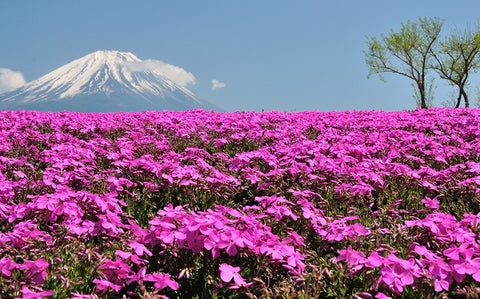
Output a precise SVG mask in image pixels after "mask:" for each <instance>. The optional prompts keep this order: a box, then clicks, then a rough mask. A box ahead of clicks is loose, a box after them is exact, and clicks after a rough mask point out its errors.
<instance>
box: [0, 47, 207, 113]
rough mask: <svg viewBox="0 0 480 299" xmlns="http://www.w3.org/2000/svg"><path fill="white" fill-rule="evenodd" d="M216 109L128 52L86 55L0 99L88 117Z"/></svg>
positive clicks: (3, 103)
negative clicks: (78, 112)
mask: <svg viewBox="0 0 480 299" xmlns="http://www.w3.org/2000/svg"><path fill="white" fill-rule="evenodd" d="M197 108H203V109H215V107H214V106H213V105H211V104H209V103H207V102H205V101H202V100H200V99H198V98H197V97H196V96H195V95H194V94H193V93H192V92H191V91H189V90H188V89H186V88H185V87H184V86H180V85H178V84H176V83H175V82H174V81H172V80H171V79H170V78H168V77H166V76H165V75H162V74H161V73H159V72H155V71H154V70H153V71H152V69H151V68H149V67H148V65H147V64H146V62H144V61H142V60H141V59H139V58H138V57H136V56H135V55H133V54H132V53H130V52H120V51H116V50H103V51H96V52H93V53H90V54H87V55H85V56H83V57H81V58H79V59H76V60H74V61H72V62H70V63H67V64H65V65H64V66H61V67H59V68H58V69H56V70H54V71H52V72H50V73H48V74H46V75H44V76H43V77H40V78H38V79H37V80H34V81H32V82H30V83H27V84H26V85H24V86H22V87H21V88H19V89H17V90H14V91H12V92H9V93H7V94H4V95H2V96H1V97H0V109H23V110H50V111H60V110H74V111H85V112H113V111H142V110H189V109H197Z"/></svg>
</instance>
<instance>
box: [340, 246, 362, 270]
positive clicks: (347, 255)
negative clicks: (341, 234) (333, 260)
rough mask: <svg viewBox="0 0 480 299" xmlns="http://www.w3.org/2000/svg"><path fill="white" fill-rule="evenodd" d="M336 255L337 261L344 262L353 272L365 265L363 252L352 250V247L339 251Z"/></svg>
mask: <svg viewBox="0 0 480 299" xmlns="http://www.w3.org/2000/svg"><path fill="white" fill-rule="evenodd" d="M338 253H339V255H338V257H337V261H343V260H346V261H347V263H348V264H350V266H353V267H354V269H355V270H360V269H362V267H363V264H364V263H365V254H364V253H363V252H361V251H356V250H353V249H352V246H348V248H347V249H342V250H339V251H338Z"/></svg>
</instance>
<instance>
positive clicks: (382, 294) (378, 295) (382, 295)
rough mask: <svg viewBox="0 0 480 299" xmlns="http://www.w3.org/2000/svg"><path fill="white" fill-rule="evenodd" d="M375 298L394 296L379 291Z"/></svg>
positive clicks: (382, 298) (385, 298)
mask: <svg viewBox="0 0 480 299" xmlns="http://www.w3.org/2000/svg"><path fill="white" fill-rule="evenodd" d="M375 298H377V299H393V298H392V297H389V296H387V295H385V294H384V293H382V292H378V293H377V294H376V295H375Z"/></svg>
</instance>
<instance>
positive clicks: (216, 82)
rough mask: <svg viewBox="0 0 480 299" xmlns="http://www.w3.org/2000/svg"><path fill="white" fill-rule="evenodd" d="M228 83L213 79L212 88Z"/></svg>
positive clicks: (221, 86) (222, 86)
mask: <svg viewBox="0 0 480 299" xmlns="http://www.w3.org/2000/svg"><path fill="white" fill-rule="evenodd" d="M225 86H226V85H225V83H223V82H220V81H218V80H217V79H213V80H212V90H215V89H219V88H224V87H225Z"/></svg>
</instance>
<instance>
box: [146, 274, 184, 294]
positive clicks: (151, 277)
mask: <svg viewBox="0 0 480 299" xmlns="http://www.w3.org/2000/svg"><path fill="white" fill-rule="evenodd" d="M144 280H145V281H151V282H153V283H154V284H153V285H154V287H155V288H157V289H159V290H162V289H164V288H166V287H169V288H171V289H172V290H178V287H179V285H178V282H176V281H174V280H172V279H171V278H170V275H169V274H163V273H153V274H146V275H145V277H144Z"/></svg>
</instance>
